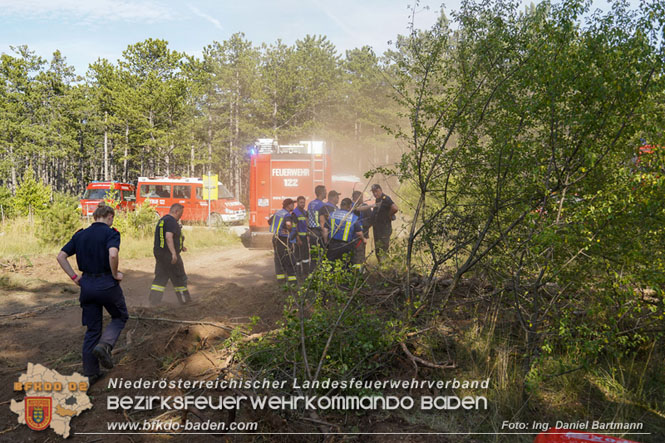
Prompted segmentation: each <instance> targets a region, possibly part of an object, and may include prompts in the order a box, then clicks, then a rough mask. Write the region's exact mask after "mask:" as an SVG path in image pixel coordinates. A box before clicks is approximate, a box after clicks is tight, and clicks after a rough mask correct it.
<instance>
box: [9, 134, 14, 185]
mask: <svg viewBox="0 0 665 443" xmlns="http://www.w3.org/2000/svg"><path fill="white" fill-rule="evenodd" d="M9 163H10V164H11V165H12V166H11V168H12V194H16V162H15V161H14V146H12V144H11V143H10V144H9Z"/></svg>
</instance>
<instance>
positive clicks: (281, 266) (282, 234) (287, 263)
mask: <svg viewBox="0 0 665 443" xmlns="http://www.w3.org/2000/svg"><path fill="white" fill-rule="evenodd" d="M293 205H294V201H293V200H291V199H290V198H287V199H285V200H284V201H283V202H282V209H280V210H279V211H277V212H275V213H274V214H273V215H272V217H270V219H269V220H268V224H270V232H272V246H273V249H274V251H275V274H276V275H277V281H278V282H283V281H284V280H286V281H287V282H289V283H295V282H296V281H297V278H296V271H295V257H294V256H293V251H292V249H291V245H290V240H291V236H292V235H295V234H296V233H295V231H294V229H293V228H294V227H295V223H294V220H293V214H292V213H291V212H292V211H293Z"/></svg>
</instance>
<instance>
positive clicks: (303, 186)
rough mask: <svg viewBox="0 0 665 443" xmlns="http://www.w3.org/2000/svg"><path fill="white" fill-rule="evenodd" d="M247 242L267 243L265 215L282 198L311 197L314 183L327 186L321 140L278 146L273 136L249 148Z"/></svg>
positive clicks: (327, 165) (327, 169) (327, 166)
mask: <svg viewBox="0 0 665 443" xmlns="http://www.w3.org/2000/svg"><path fill="white" fill-rule="evenodd" d="M249 154H250V166H249V241H250V246H253V247H256V246H259V245H265V246H267V244H269V241H270V232H269V226H268V218H270V216H271V215H272V214H273V213H275V211H277V210H279V209H282V201H283V200H284V199H286V198H292V199H294V200H295V199H296V198H297V197H298V196H299V195H302V196H305V198H307V202H309V201H310V200H312V199H314V198H315V195H314V188H315V187H316V186H318V185H324V186H326V187H327V188H329V187H330V183H331V174H330V161H329V158H328V153H327V151H326V146H325V143H324V142H322V141H301V142H300V143H298V144H294V145H279V144H278V143H277V141H276V140H273V139H268V138H264V139H258V140H257V141H256V142H255V143H254V145H253V146H252V147H251V148H250V151H249Z"/></svg>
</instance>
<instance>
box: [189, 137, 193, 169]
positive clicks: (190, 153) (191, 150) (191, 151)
mask: <svg viewBox="0 0 665 443" xmlns="http://www.w3.org/2000/svg"><path fill="white" fill-rule="evenodd" d="M189 176H190V177H194V145H191V146H190V150H189Z"/></svg>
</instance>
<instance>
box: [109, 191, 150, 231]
mask: <svg viewBox="0 0 665 443" xmlns="http://www.w3.org/2000/svg"><path fill="white" fill-rule="evenodd" d="M158 218H159V216H158V214H157V211H156V210H155V208H153V207H152V206H150V203H149V202H148V201H147V200H146V201H144V202H143V204H142V205H141V206H137V207H136V209H135V210H134V211H116V213H115V218H114V219H113V227H114V228H116V229H117V230H118V231H119V232H120V234H122V235H129V236H132V237H134V238H143V237H148V236H150V235H152V233H153V230H154V229H155V222H156V220H157V219H158Z"/></svg>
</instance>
